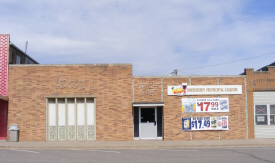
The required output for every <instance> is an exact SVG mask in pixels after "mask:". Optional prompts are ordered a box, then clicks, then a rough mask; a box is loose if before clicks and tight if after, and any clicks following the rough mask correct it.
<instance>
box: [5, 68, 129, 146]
mask: <svg viewBox="0 0 275 163" xmlns="http://www.w3.org/2000/svg"><path fill="white" fill-rule="evenodd" d="M60 74H67V75H68V79H67V81H71V80H75V81H76V82H77V81H78V80H82V81H85V88H81V87H80V86H79V87H77V88H75V89H73V88H68V87H65V88H63V89H61V88H56V80H57V78H58V76H59V75H60ZM71 84H72V83H71ZM8 91H9V94H8V96H9V111H8V125H10V124H18V125H19V128H20V135H19V141H46V96H62V95H69V96H78V95H89V96H90V95H95V96H96V139H97V140H133V116H132V65H129V64H122V65H48V66H47V65H32V66H26V65H24V66H21V65H13V66H9V87H8ZM8 137H9V136H8Z"/></svg>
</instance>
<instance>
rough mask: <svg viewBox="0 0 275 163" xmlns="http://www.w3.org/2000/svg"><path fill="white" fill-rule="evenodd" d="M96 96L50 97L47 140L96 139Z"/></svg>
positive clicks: (48, 101) (48, 100) (48, 102)
mask: <svg viewBox="0 0 275 163" xmlns="http://www.w3.org/2000/svg"><path fill="white" fill-rule="evenodd" d="M95 124H96V123H95V99H94V98H48V99H47V128H48V130H47V140H83V141H85V140H95V129H96V128H95Z"/></svg>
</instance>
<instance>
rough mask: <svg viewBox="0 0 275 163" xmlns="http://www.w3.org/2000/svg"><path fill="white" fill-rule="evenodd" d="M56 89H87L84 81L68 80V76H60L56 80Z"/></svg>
mask: <svg viewBox="0 0 275 163" xmlns="http://www.w3.org/2000/svg"><path fill="white" fill-rule="evenodd" d="M55 87H56V88H66V87H68V88H74V89H76V88H85V81H82V80H68V75H67V74H60V75H59V76H58V77H57V79H56V85H55Z"/></svg>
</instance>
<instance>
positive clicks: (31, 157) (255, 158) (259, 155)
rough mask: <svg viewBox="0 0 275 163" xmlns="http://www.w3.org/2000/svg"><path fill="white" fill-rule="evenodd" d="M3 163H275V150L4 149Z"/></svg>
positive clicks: (253, 148)
mask: <svg viewBox="0 0 275 163" xmlns="http://www.w3.org/2000/svg"><path fill="white" fill-rule="evenodd" d="M0 162H1V163H2V162H5V163H6V162H13V163H14V162H15V163H17V162H18V163H19V162H20V163H22V162H28V163H32V162H59V163H63V162H64V163H65V162H66V163H68V162H83V163H86V162H87V163H88V162H89V163H90V162H97V163H98V162H104V163H108V162H114V163H116V162H117V163H118V162H119V163H121V162H131V163H132V162H143V163H147V162H148V163H149V162H150V163H152V162H158V163H167V162H173V163H177V162H181V163H182V162H192V163H196V162H198V163H208V162H209V163H219V162H223V163H232V162H242V163H246V162H247V163H262V162H263V163H266V162H268V163H274V162H275V147H228V148H181V149H179V148H177V149H106V150H99V149H66V150H64V149H59V150H58V149H33V150H32V149H0Z"/></svg>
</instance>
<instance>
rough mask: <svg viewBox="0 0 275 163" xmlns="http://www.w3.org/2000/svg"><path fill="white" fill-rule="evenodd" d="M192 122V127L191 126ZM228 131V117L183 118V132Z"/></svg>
mask: <svg viewBox="0 0 275 163" xmlns="http://www.w3.org/2000/svg"><path fill="white" fill-rule="evenodd" d="M189 121H191V126H189ZM194 130H228V116H222V117H191V118H190V117H189V118H188V117H182V131H194Z"/></svg>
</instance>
